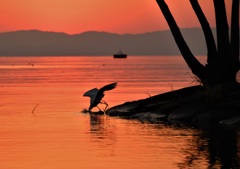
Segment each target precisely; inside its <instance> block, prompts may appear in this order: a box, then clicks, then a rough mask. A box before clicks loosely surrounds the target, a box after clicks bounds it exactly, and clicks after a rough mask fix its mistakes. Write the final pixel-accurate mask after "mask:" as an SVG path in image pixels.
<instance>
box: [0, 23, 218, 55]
mask: <svg viewBox="0 0 240 169" xmlns="http://www.w3.org/2000/svg"><path fill="white" fill-rule="evenodd" d="M181 31H182V33H183V36H184V38H185V40H186V41H187V43H188V45H189V47H190V49H191V51H192V52H193V53H194V54H195V55H206V53H207V51H206V45H205V39H204V35H203V32H202V30H201V29H200V28H189V29H182V30H181ZM213 32H214V35H215V29H213ZM119 49H122V51H123V52H124V53H127V54H128V55H179V54H180V52H179V50H178V48H177V45H176V43H175V41H174V39H173V37H172V34H171V32H170V31H169V30H166V31H156V32H149V33H143V34H123V35H120V34H114V33H107V32H97V31H89V32H84V33H81V34H75V35H68V34H65V33H56V32H43V31H38V30H29V31H16V32H5V33H0V56H67V55H69V56H76V55H79V56H80V55H85V56H90V55H112V54H113V53H116V52H118V50H119Z"/></svg>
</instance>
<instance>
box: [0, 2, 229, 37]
mask: <svg viewBox="0 0 240 169" xmlns="http://www.w3.org/2000/svg"><path fill="white" fill-rule="evenodd" d="M166 2H167V3H168V5H169V7H170V9H171V11H172V12H173V14H174V17H175V18H176V20H177V22H178V24H179V26H180V27H198V26H199V23H198V21H197V19H196V16H195V14H194V12H193V11H192V9H191V7H190V3H189V0H166ZM225 2H226V4H227V6H228V8H229V7H230V5H231V2H232V0H226V1H225ZM199 3H200V4H201V6H202V8H203V10H204V12H205V14H206V16H207V17H208V19H209V22H210V24H211V25H212V26H214V23H215V20H214V15H213V14H214V13H213V10H214V9H213V2H212V0H199ZM228 13H229V12H228ZM0 21H1V22H0V31H1V32H2V31H12V30H29V29H38V30H43V31H57V32H66V33H68V34H76V33H81V32H84V31H89V30H96V31H108V32H114V33H121V34H122V33H143V32H151V31H156V30H163V29H168V26H167V24H166V21H165V19H164V18H163V16H162V13H161V11H160V9H159V7H158V5H157V3H156V1H155V0H5V1H1V2H0Z"/></svg>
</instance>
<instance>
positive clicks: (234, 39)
mask: <svg viewBox="0 0 240 169" xmlns="http://www.w3.org/2000/svg"><path fill="white" fill-rule="evenodd" d="M231 52H232V57H233V63H235V65H234V66H235V70H236V71H238V70H239V0H233V2H232V21H231Z"/></svg>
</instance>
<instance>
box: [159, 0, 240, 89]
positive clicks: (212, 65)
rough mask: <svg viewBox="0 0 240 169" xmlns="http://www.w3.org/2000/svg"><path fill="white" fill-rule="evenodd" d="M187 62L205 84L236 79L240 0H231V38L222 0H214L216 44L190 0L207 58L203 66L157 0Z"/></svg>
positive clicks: (166, 8) (164, 7) (165, 8)
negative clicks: (203, 38)
mask: <svg viewBox="0 0 240 169" xmlns="http://www.w3.org/2000/svg"><path fill="white" fill-rule="evenodd" d="M156 1H157V3H158V5H159V7H160V9H161V11H162V13H163V15H164V17H165V19H166V21H167V23H168V25H169V27H170V30H171V32H172V34H173V37H174V39H175V41H176V43H177V45H178V48H179V49H180V51H181V53H182V55H183V57H184V59H185V61H186V63H187V64H188V66H189V67H190V68H191V70H192V72H193V74H195V75H196V76H197V77H198V78H199V79H200V80H201V81H202V82H203V84H206V85H215V84H218V83H225V82H236V74H237V72H238V70H239V68H240V66H239V0H232V1H233V4H232V24H231V42H230V40H229V28H228V22H227V15H226V8H225V2H224V0H213V3H214V8H215V17H216V27H217V47H216V44H215V41H214V38H213V34H212V31H211V28H210V26H209V23H208V21H207V19H206V17H205V15H204V13H203V11H202V9H201V7H200V5H199V3H198V1H197V0H190V3H191V5H192V8H193V9H194V11H195V14H196V15H197V17H198V20H199V22H200V24H201V26H202V29H203V32H204V36H205V40H206V45H207V50H208V54H207V56H208V60H207V62H208V63H207V64H206V66H205V67H204V66H203V65H201V64H200V63H199V62H198V60H197V59H196V58H195V57H194V56H193V54H192V53H191V51H190V49H189V47H188V46H187V44H186V42H185V40H184V39H183V37H182V34H181V32H180V30H179V27H178V26H177V24H176V22H175V20H174V17H173V16H172V14H171V12H170V10H169V8H168V6H167V4H166V2H165V1H164V0H156Z"/></svg>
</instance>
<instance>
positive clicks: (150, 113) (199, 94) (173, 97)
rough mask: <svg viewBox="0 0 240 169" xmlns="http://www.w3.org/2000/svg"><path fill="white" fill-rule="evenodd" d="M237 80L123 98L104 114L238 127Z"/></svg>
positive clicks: (239, 93)
mask: <svg viewBox="0 0 240 169" xmlns="http://www.w3.org/2000/svg"><path fill="white" fill-rule="evenodd" d="M239 110H240V83H238V82H236V83H224V84H218V85H215V86H213V87H204V86H201V85H197V86H191V87H186V88H182V89H179V90H175V91H170V92H166V93H162V94H158V95H155V96H152V97H149V98H146V99H140V100H136V101H131V102H125V103H123V104H121V105H117V106H114V107H111V108H109V109H108V110H107V111H106V114H107V115H109V116H118V117H121V118H127V119H137V120H139V121H141V122H150V123H163V122H169V123H172V124H186V125H191V126H194V127H199V128H209V127H210V128H211V127H227V128H235V129H236V128H239V127H240V114H239Z"/></svg>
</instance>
